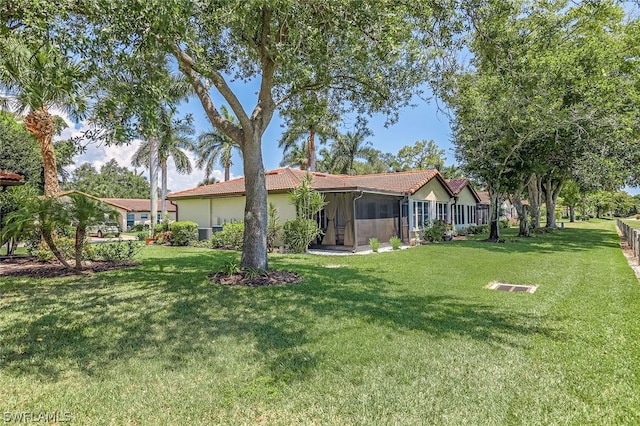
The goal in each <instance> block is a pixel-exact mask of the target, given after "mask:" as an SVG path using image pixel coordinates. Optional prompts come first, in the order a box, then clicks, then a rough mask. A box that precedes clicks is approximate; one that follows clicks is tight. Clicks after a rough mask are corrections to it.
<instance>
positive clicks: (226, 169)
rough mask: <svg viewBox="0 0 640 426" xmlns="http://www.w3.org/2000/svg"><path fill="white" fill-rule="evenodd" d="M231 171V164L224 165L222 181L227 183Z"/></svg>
mask: <svg viewBox="0 0 640 426" xmlns="http://www.w3.org/2000/svg"><path fill="white" fill-rule="evenodd" d="M230 169H231V164H230V163H225V165H224V181H225V182H226V181H228V180H229V177H230V173H229V170H230Z"/></svg>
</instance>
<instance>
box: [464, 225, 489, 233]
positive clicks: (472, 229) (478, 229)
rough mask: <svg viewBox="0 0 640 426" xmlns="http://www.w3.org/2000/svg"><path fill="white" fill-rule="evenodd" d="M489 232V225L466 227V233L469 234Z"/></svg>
mask: <svg viewBox="0 0 640 426" xmlns="http://www.w3.org/2000/svg"><path fill="white" fill-rule="evenodd" d="M488 233H489V225H488V224H485V225H471V226H469V227H468V228H467V234H469V235H477V234H488Z"/></svg>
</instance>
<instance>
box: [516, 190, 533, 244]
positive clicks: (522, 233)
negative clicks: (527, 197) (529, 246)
mask: <svg viewBox="0 0 640 426" xmlns="http://www.w3.org/2000/svg"><path fill="white" fill-rule="evenodd" d="M521 192H522V191H520V192H518V193H516V194H514V195H513V197H512V202H513V206H514V207H515V208H516V211H517V212H518V221H519V228H520V229H519V232H518V237H529V236H530V234H529V215H528V212H527V206H525V205H524V204H522V198H520V194H521Z"/></svg>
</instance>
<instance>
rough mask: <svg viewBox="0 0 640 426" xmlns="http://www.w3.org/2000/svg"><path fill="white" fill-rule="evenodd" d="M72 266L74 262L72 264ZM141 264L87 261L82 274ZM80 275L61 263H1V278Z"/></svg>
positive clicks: (25, 260) (20, 261)
mask: <svg viewBox="0 0 640 426" xmlns="http://www.w3.org/2000/svg"><path fill="white" fill-rule="evenodd" d="M70 264H71V266H73V265H74V262H73V261H71V262H70ZM139 264H140V263H139V262H120V263H113V262H103V261H90V262H89V261H87V262H85V263H83V269H82V271H81V272H80V274H91V273H94V272H103V271H111V270H114V269H122V268H131V267H133V266H138V265H139ZM71 275H78V272H77V271H76V270H74V269H67V268H65V267H64V265H62V264H61V263H59V262H57V261H56V262H39V261H37V260H33V259H28V258H27V259H25V258H18V259H11V260H3V261H2V262H0V276H2V277H29V278H57V277H67V276H71Z"/></svg>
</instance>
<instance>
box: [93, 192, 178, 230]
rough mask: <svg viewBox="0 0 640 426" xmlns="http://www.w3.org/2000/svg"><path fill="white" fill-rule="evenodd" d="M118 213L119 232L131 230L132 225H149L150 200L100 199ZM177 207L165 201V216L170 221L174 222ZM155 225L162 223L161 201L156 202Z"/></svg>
mask: <svg viewBox="0 0 640 426" xmlns="http://www.w3.org/2000/svg"><path fill="white" fill-rule="evenodd" d="M100 201H104V202H105V203H106V204H108V205H110V206H111V207H113V208H114V209H115V210H116V212H118V220H117V222H118V226H119V227H120V229H121V230H127V229H131V228H132V227H133V226H134V225H138V224H142V225H149V224H150V223H151V200H149V199H144V198H100ZM176 210H177V207H176V205H175V203H173V202H171V201H167V214H168V215H169V220H170V221H172V222H173V221H175V220H176ZM157 215H158V216H157V223H160V222H162V220H163V219H164V218H163V217H162V201H160V200H158V210H157Z"/></svg>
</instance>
